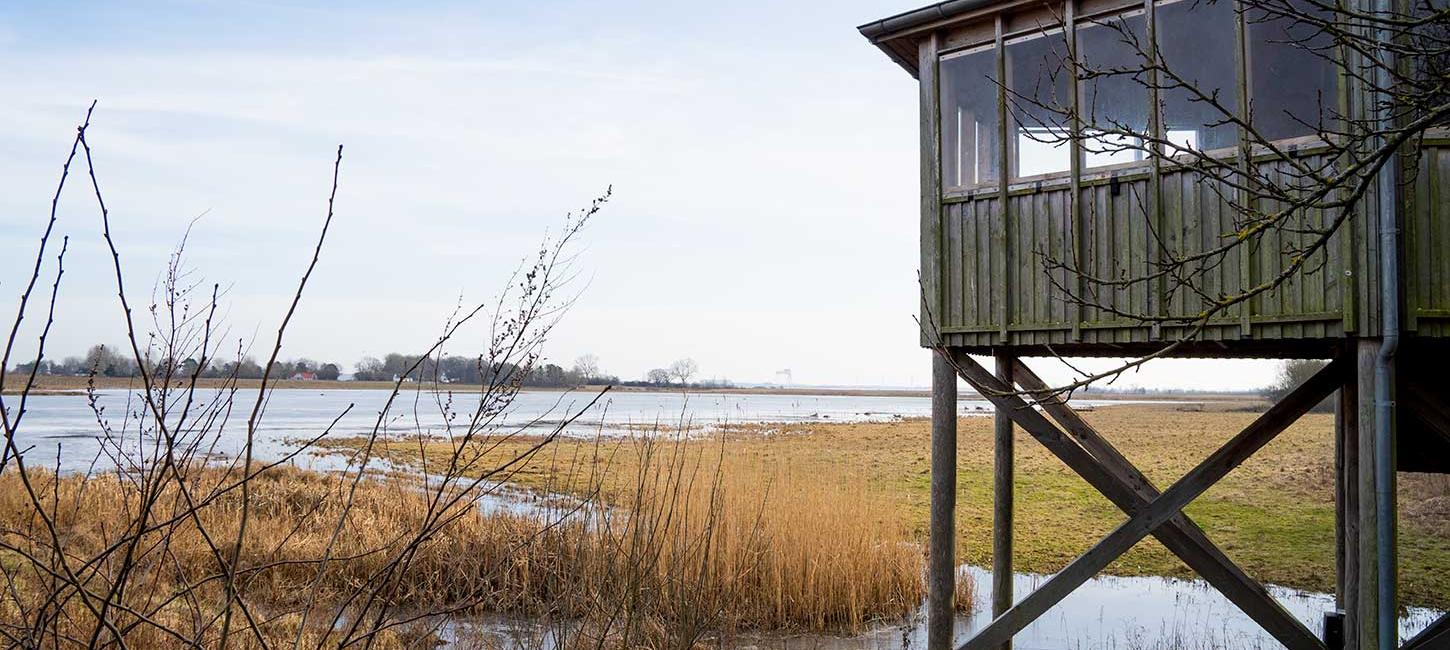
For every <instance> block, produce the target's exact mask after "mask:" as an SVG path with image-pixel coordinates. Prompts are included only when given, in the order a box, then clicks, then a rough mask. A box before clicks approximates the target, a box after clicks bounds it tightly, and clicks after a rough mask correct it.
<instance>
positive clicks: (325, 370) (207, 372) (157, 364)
mask: <svg viewBox="0 0 1450 650" xmlns="http://www.w3.org/2000/svg"><path fill="white" fill-rule="evenodd" d="M144 363H145V364H146V366H147V369H148V370H150V371H151V372H152V374H153V375H157V376H160V375H164V374H166V372H167V371H168V370H169V371H170V372H171V374H173V375H177V376H185V377H190V376H192V375H194V374H197V372H196V371H197V366H198V365H199V362H198V361H197V360H196V359H167V358H160V359H154V360H152V359H146V360H144ZM34 367H35V362H33V361H31V362H27V363H17V364H15V366H14V367H13V368H12V372H15V373H20V374H28V373H29V372H30V370H31V369H32V368H34ZM37 373H38V374H42V375H69V376H80V377H84V376H89V375H91V374H92V373H94V374H95V375H96V376H99V377H135V376H137V374H138V373H137V366H136V360H135V358H134V357H133V356H132V355H131V353H130V352H122V351H121V350H119V349H115V348H112V347H110V346H105V345H93V346H91V348H90V349H89V350H87V351H86V354H85V356H84V357H66V358H65V359H63V360H60V361H51V360H49V359H46V360H42V361H41V362H40V367H39V369H38V370H37ZM308 374H311V375H313V376H314V377H315V378H316V379H324V380H334V379H337V378H338V377H340V376H341V375H342V369H341V368H340V367H339V366H338V365H337V364H335V363H325V362H324V363H319V362H317V361H313V360H311V359H306V358H302V359H292V360H288V361H278V362H277V363H276V364H275V365H274V366H273V370H272V376H273V377H275V378H279V379H288V378H290V377H293V376H294V375H308ZM200 376H202V377H207V378H217V377H232V376H235V377H237V378H239V379H261V378H262V365H261V364H259V363H257V361H256V360H255V359H253V358H252V357H248V356H244V357H242V358H241V359H240V360H235V359H234V360H231V361H226V362H221V363H216V362H213V363H209V364H207V367H205V368H202V369H201V373H200Z"/></svg>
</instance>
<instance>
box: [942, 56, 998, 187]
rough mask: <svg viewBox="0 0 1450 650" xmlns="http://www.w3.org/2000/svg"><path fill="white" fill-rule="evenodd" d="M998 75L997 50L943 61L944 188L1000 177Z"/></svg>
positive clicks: (945, 58)
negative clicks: (998, 172) (995, 79)
mask: <svg viewBox="0 0 1450 650" xmlns="http://www.w3.org/2000/svg"><path fill="white" fill-rule="evenodd" d="M996 76H997V52H996V51H995V50H990V49H988V50H981V51H977V52H972V53H969V54H961V55H954V56H952V55H949V56H948V57H943V58H942V60H941V85H940V88H941V140H942V141H941V158H942V184H943V185H944V186H946V187H964V186H970V185H977V184H980V183H990V182H994V181H996V180H997V179H998V178H999V176H998V175H997V171H998V170H997V168H998V166H999V165H998V164H997V163H998V160H999V154H998V152H999V151H1001V148H1000V145H999V143H998V140H999V137H998V131H997V127H998V124H997V116H998V115H999V113H998V110H997V82H996V81H994V80H993V79H994V77H996Z"/></svg>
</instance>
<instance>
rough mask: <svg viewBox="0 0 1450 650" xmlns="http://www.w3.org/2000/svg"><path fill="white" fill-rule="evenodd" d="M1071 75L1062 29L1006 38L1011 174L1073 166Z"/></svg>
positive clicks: (1052, 171) (1040, 172)
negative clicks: (1013, 38)
mask: <svg viewBox="0 0 1450 650" xmlns="http://www.w3.org/2000/svg"><path fill="white" fill-rule="evenodd" d="M1071 75H1072V68H1071V66H1070V65H1069V64H1068V63H1067V42H1066V41H1065V40H1064V38H1063V34H1062V30H1060V29H1056V30H1051V31H1049V32H1047V33H1045V34H1034V35H1032V36H1028V37H1023V38H1022V39H1018V40H1013V41H1008V43H1007V79H1008V83H1007V88H1008V91H1009V92H1008V93H1007V106H1008V110H1010V111H1011V118H1012V119H1011V120H1009V127H1010V128H1011V129H1012V131H1011V133H1012V149H1011V150H1009V151H1008V161H1009V162H1010V164H1011V165H1012V170H1013V174H1012V177H1013V178H1020V177H1023V176H1033V175H1036V174H1049V173H1054V172H1065V171H1067V170H1068V169H1069V168H1070V163H1071V161H1072V153H1071V151H1072V148H1071V146H1070V144H1069V141H1070V140H1071V138H1070V137H1069V136H1070V131H1069V130H1068V119H1067V116H1068V113H1069V111H1070V110H1071V108H1072V79H1071Z"/></svg>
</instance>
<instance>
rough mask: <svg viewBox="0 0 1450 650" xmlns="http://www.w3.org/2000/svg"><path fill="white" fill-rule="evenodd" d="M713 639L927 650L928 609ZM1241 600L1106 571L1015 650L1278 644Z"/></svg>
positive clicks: (1305, 600) (466, 624) (1307, 616)
mask: <svg viewBox="0 0 1450 650" xmlns="http://www.w3.org/2000/svg"><path fill="white" fill-rule="evenodd" d="M963 571H965V572H967V573H968V574H970V575H971V577H972V579H973V581H974V582H975V584H976V589H977V592H976V593H977V603H979V604H982V606H979V607H978V608H977V610H976V611H975V612H973V613H972V614H971V615H969V616H958V617H957V619H956V632H955V635H956V641H955V643H958V644H959V643H962V642H965V641H966V640H967V639H968V638H970V637H971V635H972V634H974V633H975V632H976V631H977V630H979V629H981V628H982V627H983V626H985V625H986V624H987V623H988V622H990V620H991V616H990V615H989V614H988V611H987V609H988V608H989V607H990V605H989V603H990V602H991V599H992V595H991V588H992V576H991V572H990V571H988V570H986V569H981V568H977V567H964V568H963ZM1047 578H1048V576H1043V575H1036V574H1018V575H1017V577H1016V579H1015V580H1014V586H1013V589H1014V593H1015V595H1016V596H1017V597H1018V599H1021V598H1022V597H1023V596H1025V595H1027V594H1028V593H1030V592H1031V591H1032V590H1033V589H1035V588H1036V587H1037V586H1038V585H1039V584H1041V583H1043V582H1044V581H1046V580H1047ZM1268 589H1269V592H1270V593H1271V594H1272V595H1273V596H1274V598H1275V599H1276V600H1278V601H1279V603H1280V604H1282V605H1283V606H1284V609H1286V610H1288V612H1289V613H1290V614H1293V615H1294V616H1295V617H1296V618H1298V619H1299V620H1300V621H1302V622H1303V623H1304V624H1305V625H1306V626H1308V627H1309V629H1310V630H1312V631H1313V632H1315V634H1316V635H1318V634H1319V633H1320V632H1321V631H1322V625H1323V618H1324V613H1325V612H1328V611H1331V610H1333V609H1334V597H1333V596H1330V595H1328V594H1319V593H1309V592H1303V591H1298V590H1294V589H1288V588H1284V587H1276V586H1270V587H1269V588H1268ZM1441 613H1442V612H1438V611H1435V610H1431V609H1425V608H1410V609H1409V611H1408V612H1407V613H1406V614H1405V616H1403V617H1402V618H1401V619H1400V638H1401V639H1408V638H1410V637H1412V636H1414V635H1415V634H1416V633H1417V632H1419V631H1420V630H1422V629H1424V628H1425V627H1426V626H1427V625H1429V624H1430V623H1431V622H1433V621H1434V620H1435V619H1436V618H1438V617H1439V616H1440V614H1441ZM439 633H440V636H441V637H442V639H443V640H444V642H445V646H444V647H451V648H474V647H494V648H520V649H522V648H529V649H535V648H538V649H544V650H555V649H557V648H558V647H559V645H560V644H559V639H560V636H561V633H560V630H559V628H558V627H557V626H548V625H542V624H539V623H535V622H530V621H527V620H517V619H508V618H503V617H483V618H477V619H472V620H467V621H453V622H450V623H448V624H446V625H444V626H442V628H440V630H439ZM707 641H708V643H707V645H717V643H718V645H720V646H723V647H731V648H742V649H751V648H760V649H770V650H807V649H815V650H915V649H924V648H926V615H925V608H924V607H923V609H922V610H921V611H919V612H918V613H917V615H916V616H914V617H912V619H911V620H910V621H907V622H904V623H898V624H889V625H878V626H875V627H873V628H872V629H871V630H869V631H868V632H866V633H865V634H861V635H856V636H831V635H812V634H804V635H803V634H790V635H788V634H779V633H769V632H766V633H745V634H740V635H737V636H734V637H731V638H728V639H709V640H707ZM1280 647H1282V646H1281V645H1279V644H1278V643H1277V642H1276V641H1274V639H1273V638H1272V637H1270V636H1269V635H1268V633H1266V632H1264V631H1262V630H1260V629H1259V627H1258V625H1257V624H1256V623H1254V622H1253V621H1252V620H1250V619H1249V618H1248V617H1247V616H1245V615H1244V614H1243V613H1241V612H1239V610H1238V608H1237V607H1235V606H1234V605H1233V604H1232V603H1230V602H1229V601H1228V600H1227V599H1226V598H1224V597H1223V596H1222V595H1220V594H1219V593H1218V591H1216V590H1215V589H1214V588H1213V587H1211V586H1209V585H1208V584H1207V583H1205V582H1203V581H1201V580H1177V579H1171V578H1158V577H1116V576H1102V577H1098V578H1094V579H1093V580H1089V581H1088V582H1087V583H1086V584H1084V585H1083V586H1082V587H1081V588H1079V589H1078V590H1077V591H1076V592H1074V593H1073V594H1072V595H1070V596H1068V597H1067V598H1065V599H1063V601H1062V602H1060V603H1058V605H1057V606H1056V607H1053V608H1052V609H1051V610H1049V611H1048V612H1047V613H1046V614H1044V615H1043V616H1042V617H1041V618H1039V619H1038V620H1037V621H1035V622H1034V623H1033V624H1032V625H1029V626H1028V627H1027V628H1026V629H1024V630H1022V632H1020V633H1019V634H1018V635H1017V636H1016V637H1015V638H1014V639H1013V648H1015V649H1016V650H1097V649H1104V650H1219V649H1223V650H1230V649H1231V650H1253V649H1258V648H1262V649H1265V650H1267V649H1270V648H1280Z"/></svg>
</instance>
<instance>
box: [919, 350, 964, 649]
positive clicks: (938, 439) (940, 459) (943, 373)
mask: <svg viewBox="0 0 1450 650" xmlns="http://www.w3.org/2000/svg"><path fill="white" fill-rule="evenodd" d="M931 368H932V373H931V532H930V550H929V552H930V557H929V558H928V564H927V597H926V598H927V648H928V650H946V649H948V648H951V647H952V623H953V619H954V618H955V615H954V614H955V612H954V608H953V606H952V597H953V594H954V592H955V588H956V572H957V567H956V507H957V374H956V371H955V370H954V369H953V368H952V366H951V364H950V363H948V362H947V360H946V359H943V358H942V357H941V356H940V355H933V356H932V365H931Z"/></svg>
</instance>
